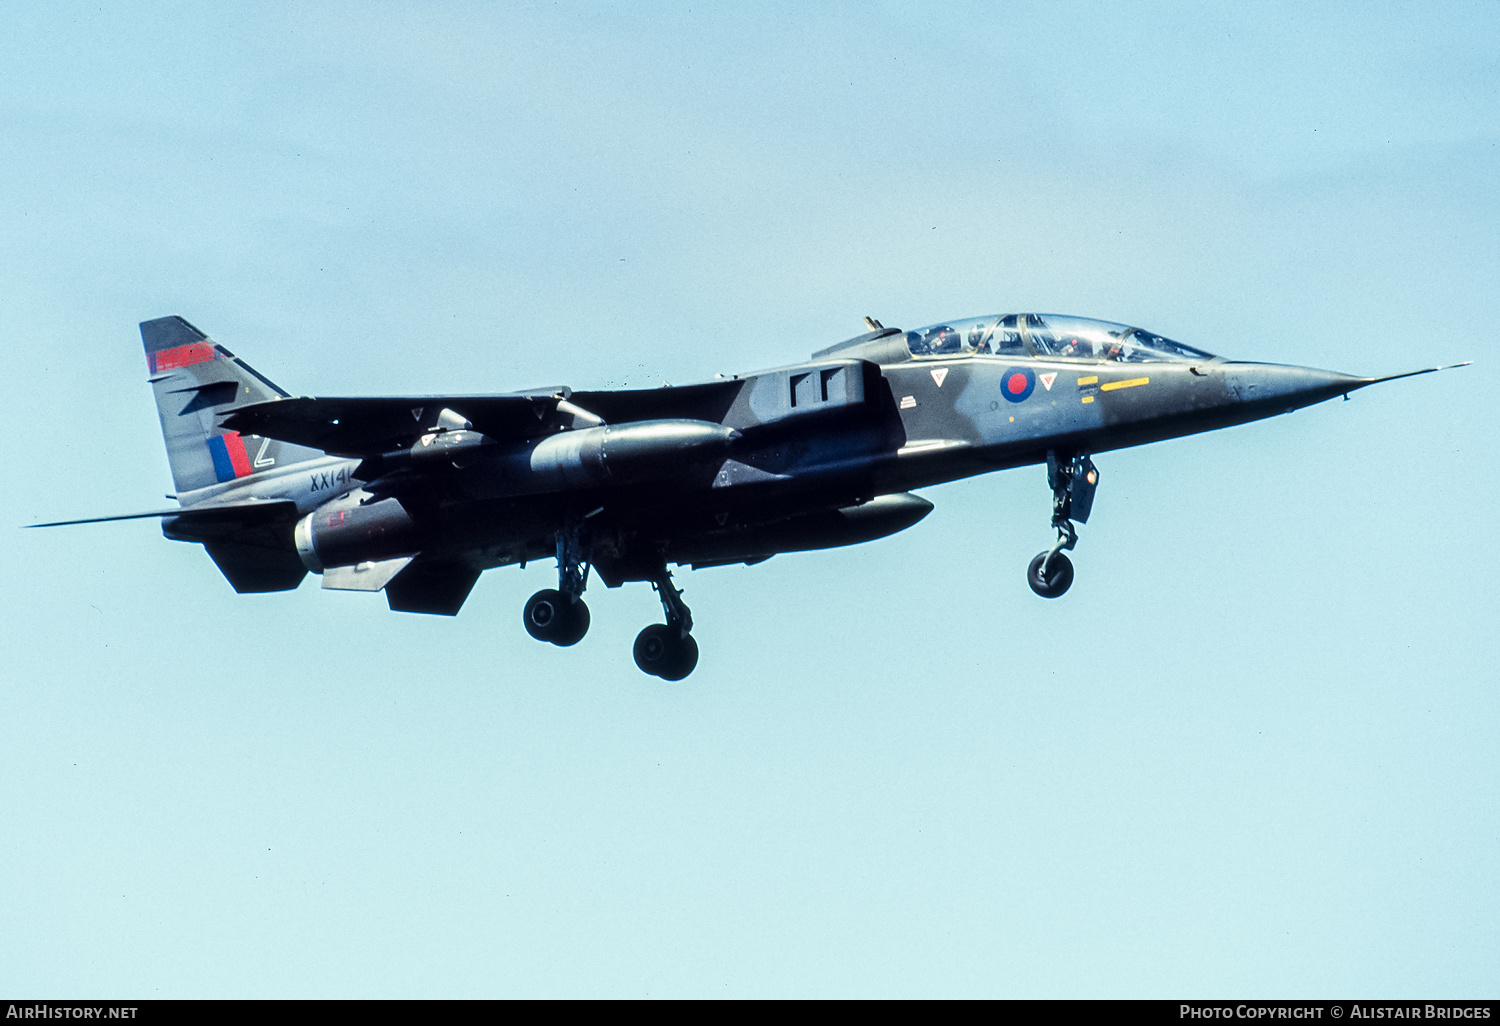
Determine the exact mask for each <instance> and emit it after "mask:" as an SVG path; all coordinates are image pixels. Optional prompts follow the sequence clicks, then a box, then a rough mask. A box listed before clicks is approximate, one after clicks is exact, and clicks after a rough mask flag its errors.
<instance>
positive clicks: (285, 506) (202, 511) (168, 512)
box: [25, 499, 297, 528]
mask: <svg viewBox="0 0 1500 1026" xmlns="http://www.w3.org/2000/svg"><path fill="white" fill-rule="evenodd" d="M296 512H297V504H296V503H295V502H292V501H290V500H288V499H278V500H275V501H257V500H247V501H245V502H222V503H216V504H214V505H211V506H186V507H183V506H178V507H177V508H175V509H154V510H151V511H150V512H147V513H120V514H117V515H115V516H112V517H86V518H85V519H83V520H55V521H53V522H51V523H47V524H26V525H25V526H26V527H28V528H31V527H72V526H74V525H75V524H103V523H107V522H109V521H111V520H149V519H151V518H152V517H183V518H186V519H187V520H189V521H197V522H200V523H201V522H217V521H223V522H229V523H233V522H241V523H243V522H255V523H263V522H265V521H267V520H276V519H278V518H280V517H290V516H291V515H292V514H294V513H296Z"/></svg>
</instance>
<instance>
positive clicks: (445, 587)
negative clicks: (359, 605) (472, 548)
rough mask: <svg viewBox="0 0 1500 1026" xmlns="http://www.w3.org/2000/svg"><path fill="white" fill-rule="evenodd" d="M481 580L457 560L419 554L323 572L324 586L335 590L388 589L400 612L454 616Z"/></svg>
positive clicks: (387, 596) (388, 596) (387, 595)
mask: <svg viewBox="0 0 1500 1026" xmlns="http://www.w3.org/2000/svg"><path fill="white" fill-rule="evenodd" d="M477 580H479V571H478V570H476V569H475V568H474V567H472V566H470V565H469V564H468V563H464V562H462V561H459V560H454V559H443V558H429V557H425V556H423V555H422V554H421V553H417V554H416V555H414V556H398V557H397V558H395V559H382V560H379V561H378V562H370V563H359V564H356V565H354V566H333V567H329V568H328V569H327V570H325V571H323V587H324V588H328V589H330V590H335V591H380V590H382V589H384V590H385V600H386V602H387V603H388V604H389V605H390V607H391V608H392V609H394V610H396V611H397V612H398V613H434V614H437V615H439V616H455V615H457V613H458V611H459V609H461V608H462V607H463V604H464V600H465V599H467V598H468V597H469V592H470V591H472V590H473V588H474V582H475V581H477Z"/></svg>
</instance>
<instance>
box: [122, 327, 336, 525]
mask: <svg viewBox="0 0 1500 1026" xmlns="http://www.w3.org/2000/svg"><path fill="white" fill-rule="evenodd" d="M141 341H142V343H144V344H145V347H146V366H147V368H148V369H149V371H150V373H151V377H150V381H151V389H152V391H153V392H154V393H155V395H156V412H157V414H158V415H159V416H160V417H161V433H162V437H163V438H164V439H165V441H166V443H167V461H168V462H169V463H170V464H171V466H172V481H173V483H174V484H175V485H176V486H177V493H178V495H179V496H181V495H184V494H185V493H188V492H193V491H196V490H198V489H200V488H207V487H210V486H212V485H217V484H223V483H225V482H229V481H234V480H236V479H237V478H241V477H248V476H249V475H251V474H257V473H261V472H263V471H266V470H269V469H271V468H272V467H280V466H285V465H287V464H289V463H300V462H302V461H303V460H309V459H314V458H316V457H318V456H321V455H322V453H321V452H319V451H318V450H316V449H308V448H304V447H302V446H298V445H290V444H287V443H284V442H278V441H276V440H274V439H270V438H257V437H255V436H254V435H251V436H249V437H242V436H241V435H240V434H239V433H238V432H236V431H224V430H223V429H221V428H220V427H219V426H218V420H219V416H220V415H221V414H224V413H228V412H229V411H230V410H233V409H235V408H237V407H240V406H245V405H247V404H249V403H258V402H264V401H266V400H268V399H275V398H277V397H278V396H281V397H284V396H286V395H287V393H286V392H285V391H283V390H282V389H280V388H278V387H277V386H276V385H275V384H274V383H273V382H272V381H271V380H270V379H269V378H267V377H266V376H265V375H263V374H261V373H259V372H258V371H256V370H255V369H254V368H252V367H251V366H250V365H249V364H247V363H245V362H244V361H243V360H241V359H239V358H238V357H236V356H235V355H234V354H233V353H231V352H230V351H229V350H227V349H225V348H224V347H223V346H221V345H219V344H218V343H216V342H215V341H214V340H213V339H211V338H209V337H208V336H207V335H205V334H204V333H203V332H201V331H199V330H198V329H197V328H195V327H193V325H191V324H189V323H188V322H187V321H185V320H183V319H182V318H181V317H161V318H158V319H157V320H154V321H144V322H142V324H141Z"/></svg>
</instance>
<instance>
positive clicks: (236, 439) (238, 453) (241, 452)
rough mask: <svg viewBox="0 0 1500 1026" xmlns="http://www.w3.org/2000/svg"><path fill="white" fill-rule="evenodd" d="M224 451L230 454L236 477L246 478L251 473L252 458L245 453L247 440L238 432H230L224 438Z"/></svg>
mask: <svg viewBox="0 0 1500 1026" xmlns="http://www.w3.org/2000/svg"><path fill="white" fill-rule="evenodd" d="M224 449H225V451H226V452H228V453H229V462H230V464H231V465H232V466H233V467H234V476H235V477H245V476H246V475H247V474H249V473H250V456H249V454H248V453H246V452H245V440H244V439H243V438H241V437H240V433H239V432H238V431H230V432H229V433H227V434H226V435H225V436H224Z"/></svg>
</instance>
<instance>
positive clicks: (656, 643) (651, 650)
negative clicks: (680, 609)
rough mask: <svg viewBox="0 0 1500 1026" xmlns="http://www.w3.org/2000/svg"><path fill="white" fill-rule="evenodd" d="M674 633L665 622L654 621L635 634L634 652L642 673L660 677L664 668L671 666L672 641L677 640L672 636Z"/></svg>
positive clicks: (636, 662)
mask: <svg viewBox="0 0 1500 1026" xmlns="http://www.w3.org/2000/svg"><path fill="white" fill-rule="evenodd" d="M674 633H675V632H674V631H673V630H672V629H671V628H670V627H668V626H667V625H666V624H664V623H653V624H652V625H651V626H649V627H647V628H645V629H643V630H642V631H641V633H639V634H637V635H636V636H635V647H634V649H633V650H632V654H633V655H634V656H635V665H637V666H639V667H640V668H641V672H642V673H649V674H651V676H653V677H660V676H661V671H662V669H663V668H664V667H670V666H671V662H672V642H673V641H674V640H676V639H674V638H673V637H672V635H673V634H674Z"/></svg>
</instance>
